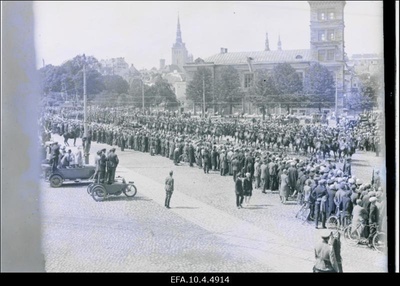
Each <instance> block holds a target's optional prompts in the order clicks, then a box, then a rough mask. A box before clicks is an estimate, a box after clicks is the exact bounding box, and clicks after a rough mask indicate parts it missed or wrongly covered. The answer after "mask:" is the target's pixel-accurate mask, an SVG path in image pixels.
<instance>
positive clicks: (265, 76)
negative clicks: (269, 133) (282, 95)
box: [250, 69, 278, 120]
mask: <svg viewBox="0 0 400 286" xmlns="http://www.w3.org/2000/svg"><path fill="white" fill-rule="evenodd" d="M250 93H251V94H253V95H254V97H251V98H250V100H251V101H252V102H253V103H254V104H255V105H256V106H258V107H259V108H260V109H261V111H262V113H263V120H264V119H265V113H266V109H268V108H269V107H272V106H273V105H274V102H276V101H277V100H278V98H277V96H276V95H277V91H276V89H275V85H274V81H273V77H272V75H271V72H269V71H268V70H265V69H263V70H256V71H255V72H254V85H253V86H252V87H251V89H250ZM268 113H269V111H268Z"/></svg>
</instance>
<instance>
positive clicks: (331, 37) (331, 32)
mask: <svg viewBox="0 0 400 286" xmlns="http://www.w3.org/2000/svg"><path fill="white" fill-rule="evenodd" d="M328 39H329V41H334V40H335V30H328Z"/></svg>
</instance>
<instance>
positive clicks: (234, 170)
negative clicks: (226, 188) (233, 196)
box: [231, 156, 239, 182]
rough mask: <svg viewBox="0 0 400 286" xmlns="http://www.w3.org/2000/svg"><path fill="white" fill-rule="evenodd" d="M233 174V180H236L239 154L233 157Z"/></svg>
mask: <svg viewBox="0 0 400 286" xmlns="http://www.w3.org/2000/svg"><path fill="white" fill-rule="evenodd" d="M231 164H232V174H233V181H234V182H236V176H237V174H238V172H239V160H238V158H237V156H233V157H232V162H231Z"/></svg>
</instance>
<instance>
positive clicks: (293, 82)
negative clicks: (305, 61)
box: [272, 63, 303, 95]
mask: <svg viewBox="0 0 400 286" xmlns="http://www.w3.org/2000/svg"><path fill="white" fill-rule="evenodd" d="M272 81H273V85H274V89H275V92H276V94H277V95H293V94H297V93H300V92H301V91H302V89H303V82H302V79H301V78H300V76H299V74H298V73H297V72H296V70H295V69H294V68H293V67H292V66H291V65H290V64H288V63H283V64H277V65H276V66H275V67H274V68H273V69H272Z"/></svg>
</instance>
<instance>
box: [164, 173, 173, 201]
mask: <svg viewBox="0 0 400 286" xmlns="http://www.w3.org/2000/svg"><path fill="white" fill-rule="evenodd" d="M173 174H174V172H173V171H170V172H169V176H168V177H167V178H166V179H165V187H164V189H165V194H166V196H165V207H166V208H167V209H170V208H171V207H170V206H169V204H170V202H171V196H172V193H173V192H174V178H173V177H172V176H173Z"/></svg>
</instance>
